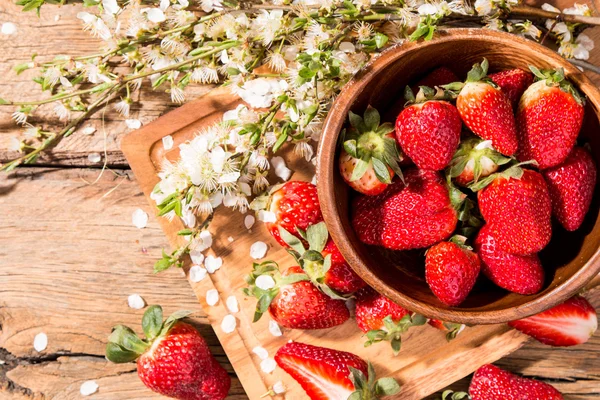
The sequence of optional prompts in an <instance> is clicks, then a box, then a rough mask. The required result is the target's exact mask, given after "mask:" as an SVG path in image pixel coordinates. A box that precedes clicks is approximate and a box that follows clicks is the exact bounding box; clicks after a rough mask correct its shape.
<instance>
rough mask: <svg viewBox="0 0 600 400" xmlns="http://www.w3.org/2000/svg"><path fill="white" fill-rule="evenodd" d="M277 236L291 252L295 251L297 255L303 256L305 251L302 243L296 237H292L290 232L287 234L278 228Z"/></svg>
mask: <svg viewBox="0 0 600 400" xmlns="http://www.w3.org/2000/svg"><path fill="white" fill-rule="evenodd" d="M279 236H280V237H281V239H282V240H283V241H284V242H285V243H286V244H287V245H288V246H290V247H291V248H292V249H293V250H295V251H297V252H298V253H299V254H304V251H305V250H306V249H305V248H304V245H303V244H302V241H301V240H300V239H298V238H297V237H296V236H294V235H292V234H291V233H290V232H288V231H287V230H286V229H284V228H282V227H279Z"/></svg>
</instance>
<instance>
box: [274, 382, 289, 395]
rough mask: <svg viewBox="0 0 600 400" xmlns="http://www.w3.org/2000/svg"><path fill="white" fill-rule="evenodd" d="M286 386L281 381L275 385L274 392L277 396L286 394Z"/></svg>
mask: <svg viewBox="0 0 600 400" xmlns="http://www.w3.org/2000/svg"><path fill="white" fill-rule="evenodd" d="M285 390H286V389H285V386H284V385H283V382H281V381H277V382H275V383H274V384H273V391H274V392H275V394H282V393H285Z"/></svg>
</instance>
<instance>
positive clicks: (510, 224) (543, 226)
mask: <svg viewBox="0 0 600 400" xmlns="http://www.w3.org/2000/svg"><path fill="white" fill-rule="evenodd" d="M490 182H491V183H490ZM479 184H481V185H479ZM479 184H476V185H472V186H471V188H472V189H473V190H479V189H480V188H481V187H484V189H483V190H481V191H480V192H479V193H478V194H477V199H478V200H479V209H480V211H481V215H482V216H483V218H484V219H485V221H486V222H487V223H488V224H489V225H490V226H489V228H488V229H489V231H490V234H491V235H493V236H494V238H495V239H496V246H497V247H498V250H501V251H503V252H507V253H512V254H519V255H527V254H533V253H537V252H539V251H540V250H542V249H543V248H544V247H546V245H547V244H548V242H549V241H550V236H551V235H552V226H551V214H552V204H551V202H550V195H549V194H548V187H547V185H546V182H545V181H544V178H543V176H542V175H541V174H540V173H539V172H536V171H532V170H527V169H522V168H521V167H519V166H514V167H511V168H509V169H507V170H506V171H504V172H501V173H496V174H494V175H490V176H489V177H487V178H485V179H484V180H482V181H480V182H479ZM486 185H488V186H486Z"/></svg>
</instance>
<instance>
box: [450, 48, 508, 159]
mask: <svg viewBox="0 0 600 400" xmlns="http://www.w3.org/2000/svg"><path fill="white" fill-rule="evenodd" d="M487 69H488V62H487V60H486V59H484V60H483V62H482V63H481V65H479V64H475V65H474V66H473V69H472V70H471V71H470V72H469V74H468V75H467V81H466V82H465V83H464V85H462V88H461V89H460V93H459V94H458V97H457V98H456V108H457V109H458V112H459V113H460V116H461V118H462V120H463V122H464V123H465V125H466V126H467V127H468V128H469V129H470V130H472V131H473V133H475V134H476V135H477V136H479V137H481V138H483V139H486V140H491V141H492V144H493V145H494V148H495V149H496V150H498V151H499V152H500V153H502V154H504V155H507V156H510V155H512V154H514V153H515V152H516V151H517V144H518V143H517V130H516V126H515V118H514V116H513V110H512V106H511V104H510V100H509V99H508V97H506V96H505V95H504V93H502V91H501V90H500V89H499V88H496V87H495V86H493V85H494V84H493V82H491V81H490V80H489V78H487V77H486V74H487ZM448 86H449V87H451V88H454V84H450V85H448ZM457 86H460V85H457Z"/></svg>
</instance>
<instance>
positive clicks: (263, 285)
mask: <svg viewBox="0 0 600 400" xmlns="http://www.w3.org/2000/svg"><path fill="white" fill-rule="evenodd" d="M254 284H255V285H256V287H257V288H259V289H262V290H269V289H273V288H274V287H275V280H274V279H273V277H271V276H269V275H261V276H259V277H258V278H256V281H255V282H254Z"/></svg>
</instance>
